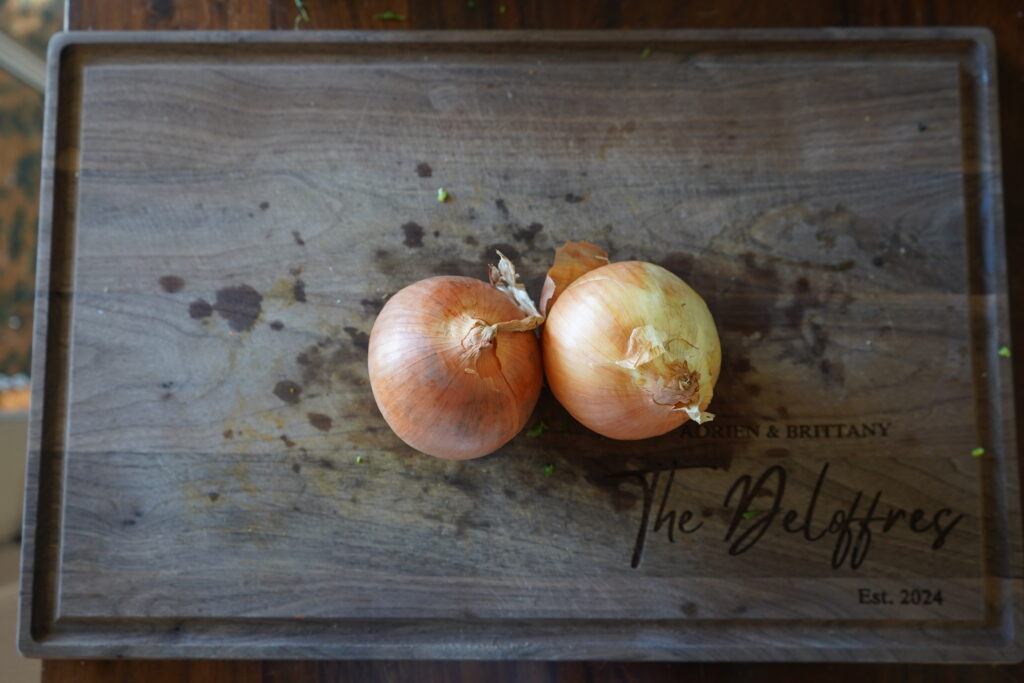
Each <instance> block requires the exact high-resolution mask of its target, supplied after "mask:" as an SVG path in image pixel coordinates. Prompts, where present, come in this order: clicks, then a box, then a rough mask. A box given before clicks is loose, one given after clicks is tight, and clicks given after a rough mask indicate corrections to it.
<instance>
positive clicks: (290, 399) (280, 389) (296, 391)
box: [274, 379, 302, 405]
mask: <svg viewBox="0 0 1024 683" xmlns="http://www.w3.org/2000/svg"><path fill="white" fill-rule="evenodd" d="M274 396H277V397H278V398H279V399H281V400H282V401H284V402H285V403H288V404H290V405H295V404H296V403H298V402H299V401H300V400H301V398H302V387H300V386H299V385H298V384H296V383H295V382H292V381H291V380H287V379H283V380H281V381H280V382H278V383H277V384H275V385H274Z"/></svg>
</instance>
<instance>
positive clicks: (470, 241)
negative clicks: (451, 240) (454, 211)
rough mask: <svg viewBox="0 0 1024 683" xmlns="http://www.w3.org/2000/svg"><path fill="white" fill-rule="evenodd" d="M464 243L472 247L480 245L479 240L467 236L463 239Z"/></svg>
mask: <svg viewBox="0 0 1024 683" xmlns="http://www.w3.org/2000/svg"><path fill="white" fill-rule="evenodd" d="M462 241H463V242H464V243H465V244H468V245H469V246H471V247H475V246H477V245H478V244H480V241H479V240H477V238H475V237H473V236H472V235H466V236H465V237H463V238H462Z"/></svg>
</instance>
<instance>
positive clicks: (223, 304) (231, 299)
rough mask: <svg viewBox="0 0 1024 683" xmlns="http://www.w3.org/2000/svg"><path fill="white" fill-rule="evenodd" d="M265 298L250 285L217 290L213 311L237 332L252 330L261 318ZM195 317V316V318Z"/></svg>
mask: <svg viewBox="0 0 1024 683" xmlns="http://www.w3.org/2000/svg"><path fill="white" fill-rule="evenodd" d="M262 301H263V296H262V295H261V294H260V293H259V292H257V291H256V290H255V289H253V288H252V287H250V286H249V285H238V286H235V287H224V288H223V289H219V290H217V300H216V302H215V303H214V304H213V310H215V311H217V313H219V314H220V316H221V317H222V318H224V319H225V320H227V322H228V326H229V327H230V328H231V329H233V330H234V331H235V332H242V331H244V330H249V329H252V326H253V325H254V324H256V319H257V318H258V317H259V316H260V312H261V310H262V309H261V305H260V304H261V303H262ZM193 317H194V316H193Z"/></svg>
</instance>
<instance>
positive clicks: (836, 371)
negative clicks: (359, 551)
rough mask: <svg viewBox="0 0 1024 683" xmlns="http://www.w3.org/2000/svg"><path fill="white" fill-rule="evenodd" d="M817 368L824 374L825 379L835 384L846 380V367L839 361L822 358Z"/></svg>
mask: <svg viewBox="0 0 1024 683" xmlns="http://www.w3.org/2000/svg"><path fill="white" fill-rule="evenodd" d="M818 368H819V369H820V370H821V374H822V375H824V376H825V379H827V380H829V381H831V382H834V383H835V384H844V383H845V382H846V368H845V367H844V366H843V364H842V363H841V362H839V361H831V360H829V359H828V358H822V359H821V362H820V363H819V364H818Z"/></svg>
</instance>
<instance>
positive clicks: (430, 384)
mask: <svg viewBox="0 0 1024 683" xmlns="http://www.w3.org/2000/svg"><path fill="white" fill-rule="evenodd" d="M502 266H504V267H507V271H506V273H511V278H512V284H511V285H509V284H508V281H507V280H506V281H502V279H501V277H500V276H498V275H497V270H496V269H494V268H493V267H492V284H487V283H485V282H483V281H481V280H475V279H473V278H468V277H454V276H442V277H433V278H429V279H427V280H422V281H420V282H417V283H415V284H412V285H409V286H408V287H405V288H404V289H402V290H401V291H399V292H398V293H397V294H395V295H394V296H393V297H391V299H389V300H388V302H387V304H386V305H385V306H384V308H383V309H382V310H381V312H380V315H379V316H378V317H377V320H376V321H375V322H374V325H373V330H372V331H371V333H370V348H369V374H370V386H371V388H372V389H373V397H374V399H375V400H376V401H377V407H378V408H380V411H381V413H382V414H383V416H384V419H385V420H386V421H387V423H388V425H389V426H390V427H391V429H393V430H394V432H395V434H397V435H398V436H399V438H401V439H402V440H403V441H405V442H406V443H407V444H409V445H410V446H412V447H413V448H415V449H416V450H419V451H422V452H423V453H427V454H428V455H433V456H437V457H439V458H447V459H451V460H466V459H469V458H477V457H480V456H483V455H487V454H488V453H491V452H492V451H494V450H497V449H498V448H500V447H501V446H502V445H504V444H505V443H506V442H508V441H509V440H510V439H511V438H512V437H513V436H515V435H516V434H517V433H518V432H519V431H520V430H521V429H522V428H523V426H525V424H526V421H527V420H528V419H529V417H530V413H531V412H532V411H533V407H534V405H535V404H536V402H537V396H538V395H539V393H540V387H541V381H542V376H543V368H542V363H541V358H540V348H539V343H538V341H537V337H536V334H535V333H534V332H533V331H532V330H533V328H534V327H536V326H537V325H539V324H540V322H541V320H543V319H542V318H539V317H537V316H534V315H532V314H529V315H527V317H526V318H524V311H523V310H522V309H521V308H520V306H518V305H517V304H516V302H514V301H513V297H515V298H519V296H517V294H518V295H520V296H521V295H525V292H523V291H522V286H521V285H518V284H516V283H515V275H514V270H513V269H512V268H511V264H508V263H507V261H506V259H504V257H502ZM513 290H514V291H513ZM531 308H532V304H531ZM534 312H535V309H534Z"/></svg>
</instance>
